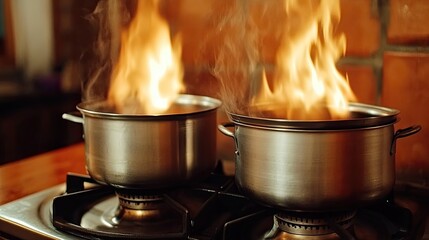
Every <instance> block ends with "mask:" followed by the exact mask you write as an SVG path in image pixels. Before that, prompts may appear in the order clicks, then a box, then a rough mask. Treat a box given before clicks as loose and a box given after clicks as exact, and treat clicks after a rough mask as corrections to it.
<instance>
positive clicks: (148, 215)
mask: <svg viewBox="0 0 429 240" xmlns="http://www.w3.org/2000/svg"><path fill="white" fill-rule="evenodd" d="M116 196H117V197H118V199H119V206H118V207H117V209H116V212H115V216H114V217H113V218H112V219H111V222H112V224H114V225H119V224H120V223H121V222H130V223H131V222H144V221H156V220H160V219H163V218H167V217H169V216H170V214H171V211H169V207H168V204H166V203H165V201H164V198H163V197H162V195H161V194H157V193H128V192H125V193H124V192H123V191H120V190H117V191H116Z"/></svg>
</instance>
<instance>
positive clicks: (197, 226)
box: [52, 173, 413, 240]
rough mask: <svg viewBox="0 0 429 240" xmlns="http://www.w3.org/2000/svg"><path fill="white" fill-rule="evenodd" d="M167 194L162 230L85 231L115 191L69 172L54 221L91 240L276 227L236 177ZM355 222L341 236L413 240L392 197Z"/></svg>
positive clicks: (201, 235) (407, 215)
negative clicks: (86, 220) (88, 217)
mask: <svg viewBox="0 0 429 240" xmlns="http://www.w3.org/2000/svg"><path fill="white" fill-rule="evenodd" d="M163 196H164V199H165V201H166V202H167V204H168V205H169V206H170V207H171V208H172V210H173V214H172V215H171V217H170V220H171V219H174V221H170V222H169V223H168V224H167V225H168V227H167V228H165V229H164V228H162V230H160V231H159V232H155V233H154V232H153V231H152V232H144V231H143V230H144V226H143V227H142V229H143V230H142V229H140V230H139V231H137V232H133V233H115V232H113V233H112V231H113V230H112V229H108V230H107V231H106V230H103V229H87V228H85V227H84V226H82V225H81V219H82V216H83V215H84V214H85V213H86V212H87V211H88V210H89V209H91V208H92V207H93V206H94V205H96V204H97V203H98V202H100V201H103V199H106V198H112V197H114V189H113V188H111V187H108V186H104V185H99V184H96V183H95V182H94V180H92V179H91V178H90V177H87V176H82V175H76V174H69V175H68V176H67V192H66V193H65V194H63V195H61V196H58V197H56V198H55V199H54V201H53V206H52V209H53V212H52V221H53V225H54V226H55V227H56V228H58V229H59V230H61V231H64V232H67V233H71V234H73V235H76V236H79V237H83V238H88V239H200V240H201V239H262V238H263V237H264V236H266V234H267V233H268V232H270V230H271V229H272V228H273V225H274V220H273V219H274V217H273V216H274V215H275V214H276V210H275V209H271V208H267V207H263V206H260V205H258V204H255V203H253V202H252V201H250V200H249V199H247V198H246V197H244V196H243V195H241V194H240V192H239V191H238V189H237V187H236V185H235V184H234V179H233V177H228V176H224V175H223V174H221V173H213V174H212V175H210V177H209V178H208V179H206V180H205V181H203V182H201V183H197V184H195V185H193V186H188V187H186V188H179V189H170V190H167V191H166V192H165V193H164V194H163ZM173 215H175V216H173ZM354 222H355V225H353V227H352V231H351V234H346V235H344V234H338V235H340V236H343V237H344V236H346V239H368V235H367V234H368V233H367V232H368V231H367V229H368V228H369V229H370V230H369V232H371V231H373V233H370V234H371V235H370V236H371V238H370V239H397V240H399V239H413V238H412V237H410V236H409V233H410V228H411V227H412V226H411V223H412V214H411V212H410V211H409V210H408V209H405V208H403V207H401V206H398V205H396V204H394V203H393V201H392V200H391V199H389V200H386V201H383V202H380V203H378V204H375V205H373V206H371V207H368V208H363V209H359V210H358V211H357V213H356V218H355V219H354ZM368 225H369V226H368ZM163 227H165V226H163ZM137 229H138V228H137ZM362 229H364V230H362ZM347 231H348V230H347ZM339 232H340V233H341V232H344V231H343V230H340V231H339ZM361 232H363V234H362V233H361Z"/></svg>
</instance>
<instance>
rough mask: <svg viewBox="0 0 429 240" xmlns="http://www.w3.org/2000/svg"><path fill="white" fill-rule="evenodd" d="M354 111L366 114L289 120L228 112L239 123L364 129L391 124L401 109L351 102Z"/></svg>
mask: <svg viewBox="0 0 429 240" xmlns="http://www.w3.org/2000/svg"><path fill="white" fill-rule="evenodd" d="M349 110H350V112H352V113H356V114H360V115H365V116H364V117H356V118H351V119H334V120H288V119H276V118H263V117H251V116H246V115H242V114H236V113H232V112H227V113H228V116H229V118H230V119H231V121H232V122H233V123H235V124H237V125H244V126H257V127H263V128H269V129H285V130H290V129H294V130H344V129H362V128H370V127H379V126H384V125H390V124H393V123H395V122H397V121H398V119H397V115H398V114H399V110H396V109H392V108H387V107H382V106H375V105H369V104H363V103H350V104H349Z"/></svg>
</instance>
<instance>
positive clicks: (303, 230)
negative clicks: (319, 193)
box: [274, 211, 356, 235]
mask: <svg viewBox="0 0 429 240" xmlns="http://www.w3.org/2000/svg"><path fill="white" fill-rule="evenodd" d="M355 215H356V211H345V212H326V213H325V212H321V213H309V212H281V213H278V214H275V215H274V222H275V225H277V226H278V228H279V229H280V230H282V231H285V232H288V233H292V234H298V235H324V234H329V233H334V232H335V229H338V228H342V229H349V228H350V227H351V225H352V219H353V217H354V216H355Z"/></svg>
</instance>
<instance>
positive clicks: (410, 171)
mask: <svg viewBox="0 0 429 240" xmlns="http://www.w3.org/2000/svg"><path fill="white" fill-rule="evenodd" d="M341 6H342V22H341V26H340V27H341V29H343V31H344V32H345V33H346V36H347V43H348V45H347V54H346V57H345V58H344V59H342V60H341V61H340V65H341V69H342V70H343V72H347V73H348V75H349V78H350V81H351V86H352V88H353V90H354V91H355V93H356V94H357V96H358V98H359V100H361V101H362V102H366V103H370V104H377V105H382V106H387V107H391V108H396V109H398V110H400V115H399V118H400V121H399V122H398V123H397V124H396V127H397V128H406V127H408V126H411V125H414V124H419V125H421V126H422V127H423V129H422V130H421V132H420V133H418V134H416V135H413V136H410V137H407V138H404V139H399V140H398V142H397V155H396V166H397V174H398V178H402V177H403V178H415V179H416V180H417V181H421V179H426V181H427V179H429V177H427V176H429V142H428V140H427V139H429V110H428V109H429V108H428V105H429V24H428V23H429V14H428V13H429V1H426V0H378V1H377V0H359V1H349V0H342V1H341ZM426 183H427V182H426Z"/></svg>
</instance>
